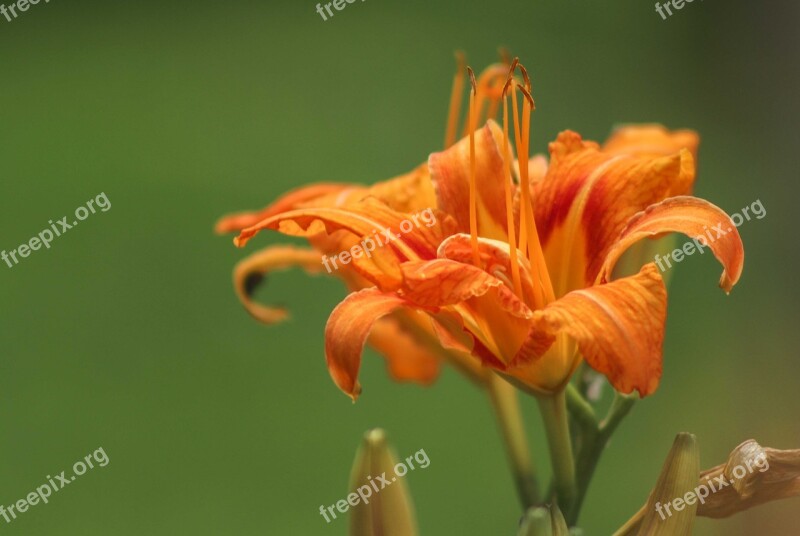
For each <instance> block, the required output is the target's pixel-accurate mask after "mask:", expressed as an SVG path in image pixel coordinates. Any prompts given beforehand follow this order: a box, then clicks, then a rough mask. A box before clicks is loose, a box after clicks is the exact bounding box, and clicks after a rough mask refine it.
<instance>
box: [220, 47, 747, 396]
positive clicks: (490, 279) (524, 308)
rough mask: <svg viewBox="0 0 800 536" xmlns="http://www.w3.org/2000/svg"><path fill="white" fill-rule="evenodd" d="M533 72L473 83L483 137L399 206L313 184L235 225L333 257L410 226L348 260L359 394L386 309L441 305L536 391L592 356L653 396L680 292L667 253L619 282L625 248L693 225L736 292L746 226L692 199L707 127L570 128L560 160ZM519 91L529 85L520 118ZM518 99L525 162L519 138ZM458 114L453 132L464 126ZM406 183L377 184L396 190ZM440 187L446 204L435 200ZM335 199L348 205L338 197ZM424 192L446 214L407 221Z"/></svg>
mask: <svg viewBox="0 0 800 536" xmlns="http://www.w3.org/2000/svg"><path fill="white" fill-rule="evenodd" d="M516 66H517V65H516V62H515V64H514V65H512V67H511V71H512V72H514V71H515V68H516ZM470 72H471V71H470ZM522 72H523V76H524V83H523V84H519V83H518V82H517V80H516V79H515V78H513V77H512V76H511V74H509V69H508V67H505V68H504V69H503V75H504V77H505V78H506V83H505V85H502V84H500V85H498V84H497V76H498V73H497V69H495V70H494V71H491V72H489V74H488V75H486V78H484V77H481V78H482V82H481V83H477V82H476V81H475V79H474V78H473V79H472V82H473V88H474V89H473V92H472V93H471V103H470V104H471V106H470V118H469V121H468V124H467V132H468V134H469V135H468V136H467V137H466V138H464V139H462V140H461V141H459V142H458V143H455V144H454V145H452V146H451V147H449V148H448V149H446V150H445V151H443V152H440V153H434V154H433V155H431V156H430V158H429V160H428V164H427V166H425V165H423V166H421V167H420V168H418V169H417V171H416V172H413V173H416V175H414V176H415V177H417V178H418V179H419V181H418V183H415V187H414V188H415V192H414V194H413V195H411V196H406V197H405V198H404V199H403V200H402V201H401V202H400V203H396V204H395V205H394V206H392V203H393V199H392V195H391V193H389V195H382V194H381V193H378V194H374V193H373V194H372V195H370V194H368V193H367V190H365V189H362V190H359V191H358V192H351V193H353V195H354V197H353V198H352V199H346V200H344V201H343V199H344V197H346V196H347V195H348V194H347V192H348V190H347V189H346V188H344V187H339V188H337V187H334V186H327V187H322V189H323V191H322V192H320V194H319V196H317V197H316V198H315V201H311V202H309V199H310V198H311V197H312V196H311V195H308V194H309V193H312V192H308V191H307V192H301V193H300V194H297V196H296V199H293V200H290V201H291V202H286V203H283V204H281V203H279V204H277V205H278V206H277V207H276V206H273V208H271V209H267V210H266V211H265V212H264V213H261V214H258V215H252V216H240V217H238V220H236V221H235V223H236V225H234V224H233V223H232V220H227V222H226V223H227V224H230V225H227V226H226V223H223V224H222V227H223V228H234V227H238V228H239V229H241V232H240V234H239V236H238V238H237V239H236V243H237V244H238V245H240V246H242V245H244V244H245V243H246V242H247V240H249V239H250V238H251V237H252V236H254V235H255V234H256V233H257V232H259V231H260V230H263V229H272V230H277V231H280V232H282V233H285V234H289V235H293V236H305V237H308V238H309V240H310V241H312V242H313V243H316V244H317V246H318V248H319V249H323V250H325V251H328V252H331V253H334V254H335V253H336V252H338V251H342V250H343V249H346V248H347V247H348V245H350V244H355V243H357V242H358V241H359V239H361V238H363V237H365V236H369V235H372V234H373V233H374V232H375V231H376V230H378V231H380V232H384V231H388V232H393V233H395V234H397V238H396V240H394V241H392V242H391V243H389V244H387V245H386V246H384V247H382V248H379V249H377V250H376V251H375V252H374V254H373V255H372V256H371V257H369V258H366V257H362V258H360V259H357V260H356V259H354V260H353V263H352V264H351V265H349V267H348V270H346V274H347V275H346V276H345V275H343V277H349V278H352V281H354V283H353V284H351V285H350V288H351V290H353V291H354V292H352V293H351V294H350V295H348V296H347V298H345V300H344V301H343V302H341V303H340V304H339V305H338V306H337V307H336V309H335V310H334V311H333V312H332V314H331V316H330V318H329V320H328V324H327V327H326V332H325V337H326V343H325V346H326V357H327V362H328V367H329V370H330V372H331V375H332V377H333V379H334V381H335V382H336V384H337V385H338V386H339V387H340V389H342V390H343V391H344V392H345V393H346V394H348V395H349V396H351V397H352V398H353V399H355V398H356V397H357V396H358V394H359V393H360V391H361V387H360V385H359V383H358V372H359V368H360V363H361V353H362V350H363V346H364V343H365V342H366V340H367V338H368V336H369V335H370V333H371V332H373V329H374V328H375V327H376V326H379V325H380V322H381V319H383V318H386V317H392V315H396V314H397V313H398V312H399V311H406V312H409V311H410V312H413V313H412V314H413V317H414V318H415V319H417V320H418V319H419V318H420V314H424V315H427V316H428V317H429V318H430V319H431V321H432V322H431V325H432V330H433V332H434V333H435V335H436V337H437V338H438V340H439V343H440V344H441V346H442V347H444V348H447V349H453V350H454V351H456V352H460V353H469V354H471V355H472V356H474V358H477V359H476V360H475V361H476V362H479V363H480V364H482V365H484V366H487V367H490V368H492V369H495V370H496V371H498V372H499V373H501V374H502V375H504V376H505V377H506V378H507V379H509V380H510V381H511V382H512V383H514V384H516V385H517V386H519V387H521V388H523V389H525V390H528V391H531V392H534V393H542V394H552V393H558V392H560V391H561V390H563V388H564V387H565V385H566V383H567V382H568V381H569V379H570V377H571V375H572V373H573V372H574V370H575V369H576V367H577V366H578V365H579V364H580V362H581V360H582V359H584V360H586V362H587V363H588V364H589V365H590V366H591V367H593V368H594V369H595V370H597V371H599V372H601V373H603V374H605V375H606V376H607V377H608V379H609V381H610V382H611V383H612V385H613V386H614V387H615V388H616V389H617V390H618V391H620V392H622V393H630V392H632V391H634V390H636V391H638V392H639V393H640V394H641V395H642V396H645V395H648V394H651V393H652V392H653V391H654V390H655V389H656V387H657V385H658V383H659V379H660V376H661V370H662V343H663V337H664V324H665V319H666V296H667V293H666V288H665V285H664V282H663V280H662V278H661V275H660V273H659V272H658V270H657V268H656V267H655V264H653V263H649V264H646V265H645V266H644V267H643V268H642V269H641V270H640V271H639V272H638V274H635V275H632V276H628V277H622V278H619V279H614V278H613V277H612V274H613V272H614V268H615V266H616V264H617V261H618V260H619V259H620V258H621V257H622V255H623V253H625V252H626V251H627V250H628V249H629V248H630V246H632V245H633V244H635V243H636V242H638V241H639V240H641V239H642V238H655V237H659V236H662V235H664V234H666V233H671V232H680V233H683V234H685V235H687V236H689V237H691V238H693V239H696V240H698V241H699V240H701V239H702V240H703V245H704V246H706V247H708V249H710V250H711V251H712V252H713V254H714V255H715V256H716V257H717V259H718V260H719V261H720V262H721V264H722V265H723V267H724V271H723V274H722V278H721V280H720V285H721V287H722V288H723V289H724V290H725V291H726V292H728V291H730V289H731V288H732V287H733V285H734V284H735V283H736V282H737V281H738V279H739V277H740V275H741V272H742V266H743V258H744V251H743V246H742V243H741V239H740V237H739V235H738V233H737V232H736V230H735V227H734V226H733V225H730V226H729V227H730V228H731V231H730V232H728V233H726V234H724V235H723V236H718V237H717V238H716V239H712V240H708V239H707V238H706V237H707V236H709V235H708V234H707V233H708V230H709V229H713V228H714V227H715V226H718V225H719V224H721V223H729V222H730V218H729V217H728V216H727V215H726V214H725V212H724V211H722V210H721V209H719V208H717V207H716V206H714V205H712V204H711V203H709V202H707V201H704V200H702V199H698V198H695V197H691V196H690V195H689V194H690V193H691V190H692V187H693V184H694V180H695V164H694V162H695V154H696V150H697V136H696V135H695V134H694V133H692V132H688V131H681V132H669V131H666V130H665V129H663V128H661V127H658V126H652V125H651V126H645V127H625V128H622V129H620V130H618V131H617V132H615V133H614V134H613V135H612V137H611V139H610V140H608V141H607V142H606V144H605V145H604V146H602V147H601V146H599V145H598V144H596V143H594V142H588V141H584V140H583V139H582V138H581V136H580V135H578V134H577V133H574V132H571V131H566V132H563V133H561V134H560V135H559V136H558V138H557V139H556V140H555V141H554V142H552V143H551V144H550V147H549V152H550V158H549V162H548V161H547V160H546V159H544V158H543V157H541V156H535V157H533V158H528V149H527V148H528V143H529V139H530V132H529V131H530V121H529V117H530V112H531V111H532V110H533V101H532V99H531V98H530V83H529V80H528V77H527V73H525V71H524V69H522ZM456 86H457V84H456V85H454V87H456ZM478 87H481V88H483V89H484V91H483V92H482V93H481V92H478V91H476V89H477V88H478ZM498 87H499V88H501V89H498ZM517 90H519V91H521V92H522V93H523V96H524V100H523V103H522V114H521V116H522V117H521V119H518V107H517V100H516V95H517ZM509 94H510V96H511V100H512V103H513V125H514V133H513V135H514V138H515V142H516V143H515V145H516V147H517V148H518V150H519V152H520V154H519V162H517V161H515V160H514V157H513V155H512V151H511V147H510V145H511V144H510V136H509V121H508V100H509V98H508V97H509ZM486 95H489V98H490V106H489V112H487V113H489V114H491V113H492V112H491V109H492V107H491V103H492V102H493V101H491V98H492V96H494V97H499V98H500V100H502V102H503V111H504V114H503V115H504V120H503V128H502V129H501V128H500V127H499V126H498V125H497V124H496V123H495V122H494V121H492V120H489V121H488V122H487V123H486V124H485V126H484V127H482V128H480V129H477V128H475V125H476V122H477V120H478V116H482V115H483V111H482V110H483V108H482V104H483V103H482V101H481V96H483V97H484V98H485V97H486ZM495 100H497V99H495ZM452 109H457V106H455V107H452ZM452 117H453V115H452V114H451V127H450V128H448V133H450V132H454V128H452V123H453V120H452ZM489 117H491V116H489ZM448 137H450V136H448ZM526 164H527V165H526ZM413 173H412V174H413ZM428 177H429V180H430V181H431V183H432V185H433V189H429V188H428V186H427V185H426V180H427V179H428ZM406 180H408V179H407V177H406ZM400 182H402V181H400ZM400 182H390V183H388V184H387V183H384V184H383V185H381V186H380V187H375V188H376V189H377V190H380V188H381V187H383V188H384V189H385V191H384V194H385V193H386V192H391V191H394V190H395V189H396V187H397V185H398V184H400ZM326 188H327V190H326ZM374 191H376V190H373V192H374ZM434 191H435V201H434V199H433V198H432V197H431V196H430V195H429V194H430V193H432V192H434ZM419 192H423V194H419ZM326 196H327V197H326ZM331 197H336V198H338V200H339V202H338V203H336V204H332V203H330V198H331ZM323 198H325V199H326V201H324V202H321V201H320V200H321V199H323ZM294 201H297V202H296V203H295V202H294ZM412 201H413V202H412ZM415 203H416V204H415ZM419 203H423V204H424V203H430V204H431V205H434V204H435V206H436V208H437V213H436V214H437V222H436V225H435V226H433V227H431V228H415V229H413V230H412V231H411V232H408V233H399V232H397V230H398V228H399V226H400V223H401V222H402V221H403V220H404V219H405V218H406V217H407V215H408V210H409V209H411V210H413V209H417V208H419V206H420V205H419ZM431 205H428V206H431ZM258 218H263V219H261V220H260V221H257V220H258ZM337 248H338V249H337ZM305 260H308V261H309V265H310V262H311V258H310V257H309V258H308V259H305V258H304V259H301V260H298V262H300V263H301V264H302V263H303V262H304V261H305ZM304 265H305V264H304ZM417 325H418V326H419V325H422V324H421V323H419V322H418V323H417ZM403 357H404V358H405V359H406V360H408V359H411V357H410V354H406V355H405V356H403Z"/></svg>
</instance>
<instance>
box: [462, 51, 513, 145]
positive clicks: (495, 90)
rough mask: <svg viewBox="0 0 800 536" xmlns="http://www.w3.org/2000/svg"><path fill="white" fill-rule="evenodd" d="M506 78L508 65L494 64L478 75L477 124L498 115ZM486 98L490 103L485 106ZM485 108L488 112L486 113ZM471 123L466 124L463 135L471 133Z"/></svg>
mask: <svg viewBox="0 0 800 536" xmlns="http://www.w3.org/2000/svg"><path fill="white" fill-rule="evenodd" d="M505 80H506V66H505V65H500V64H494V65H491V66H489V67H487V68H486V69H485V70H484V71H483V72H482V73H481V75H480V76H479V77H478V81H477V90H476V104H475V109H476V111H477V113H476V119H475V124H483V123H485V122H486V120H488V119H494V118H495V117H497V109H498V107H499V103H500V98H501V97H502V91H501V90H502V88H503V86H502V84H503V82H505ZM486 100H488V101H489V105H488V106H485V102H486ZM484 109H486V110H485V112H486V114H485V115H484ZM468 131H469V125H464V133H463V134H462V136H467V135H468V134H469V132H468Z"/></svg>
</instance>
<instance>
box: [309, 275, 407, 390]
mask: <svg viewBox="0 0 800 536" xmlns="http://www.w3.org/2000/svg"><path fill="white" fill-rule="evenodd" d="M408 306H411V307H413V304H411V303H409V302H408V301H407V300H405V299H403V298H401V297H400V296H398V295H397V294H394V293H384V292H381V291H380V290H378V289H375V288H368V289H364V290H360V291H358V292H354V293H352V294H350V295H349V296H347V298H345V299H344V300H343V301H342V302H341V303H339V305H337V306H336V308H335V309H334V310H333V312H332V313H331V315H330V317H329V318H328V323H327V325H326V326H325V359H326V361H327V363H328V371H329V372H330V374H331V378H333V381H334V383H336V385H337V386H338V387H339V389H341V390H342V391H343V392H344V393H345V394H347V395H348V396H349V397H350V398H352V399H353V401H355V400H356V399H357V398H358V395H359V394H360V393H361V385H360V384H359V382H358V372H359V370H360V369H361V355H362V353H363V352H364V344H365V343H366V341H367V337H368V336H369V334H370V331H372V327H373V325H374V324H375V322H377V321H378V320H380V319H381V318H383V317H385V316H386V315H389V314H391V313H393V312H394V311H396V310H398V309H400V308H402V307H408Z"/></svg>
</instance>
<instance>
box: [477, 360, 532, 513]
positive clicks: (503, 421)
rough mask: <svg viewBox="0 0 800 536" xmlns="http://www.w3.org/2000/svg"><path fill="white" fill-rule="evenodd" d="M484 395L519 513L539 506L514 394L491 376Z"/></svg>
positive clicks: (505, 382) (526, 439) (511, 387)
mask: <svg viewBox="0 0 800 536" xmlns="http://www.w3.org/2000/svg"><path fill="white" fill-rule="evenodd" d="M488 391H489V399H490V400H491V402H492V409H493V410H494V414H495V418H496V419H497V423H498V425H499V427H500V433H501V435H502V437H503V443H504V445H505V448H506V454H507V455H508V460H509V463H510V465H511V472H512V473H513V476H514V483H515V485H516V488H517V495H518V496H519V500H520V502H521V503H522V507H523V509H526V510H527V509H528V508H529V507H531V506H534V505H536V504H538V503H539V485H538V482H537V479H536V471H535V470H534V467H533V462H532V461H531V457H530V448H529V447H528V437H527V435H526V432H525V426H524V424H523V419H522V414H521V412H520V408H519V397H518V395H517V390H516V389H515V388H514V386H512V385H511V384H509V383H508V382H507V381H505V380H503V379H502V378H500V377H498V376H497V375H495V374H493V375H492V378H491V380H490V381H489V382H488Z"/></svg>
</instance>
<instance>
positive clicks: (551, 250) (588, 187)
mask: <svg viewBox="0 0 800 536" xmlns="http://www.w3.org/2000/svg"><path fill="white" fill-rule="evenodd" d="M550 153H551V161H550V166H549V168H548V172H547V177H546V178H545V179H544V180H543V181H541V182H539V183H537V184H535V185H534V187H533V191H534V207H535V213H536V223H537V226H538V230H539V235H540V239H541V241H542V244H543V246H544V249H545V257H546V260H547V265H548V267H550V271H551V275H552V277H553V286H554V288H555V289H556V295H557V296H561V295H564V294H565V293H566V292H568V291H570V290H575V289H578V288H583V287H585V286H587V285H590V284H591V283H592V282H593V281H594V279H595V276H596V275H597V273H598V271H599V270H600V267H601V265H602V262H603V258H604V257H605V254H606V252H607V251H608V249H609V248H610V247H611V246H612V244H613V243H614V242H615V241H616V239H617V237H618V236H619V234H620V232H621V231H622V229H623V228H624V227H625V225H626V224H627V222H628V220H629V219H630V218H631V217H632V216H633V215H634V214H636V213H637V212H639V211H642V210H644V209H645V208H647V207H648V206H650V205H652V204H654V203H657V202H659V201H662V200H663V199H665V198H667V197H668V196H669V195H670V194H671V192H673V191H682V190H683V189H685V188H687V187H688V185H690V184H691V183H692V182H693V180H694V164H693V162H694V160H693V158H692V155H691V152H690V151H689V150H688V149H682V150H680V151H679V152H676V153H674V154H672V155H669V156H652V155H638V154H609V153H605V152H603V151H601V150H600V149H599V148H598V146H597V144H595V143H593V142H585V141H583V140H582V139H581V137H580V136H579V135H578V134H576V133H574V132H569V131H567V132H562V133H561V134H560V135H559V136H558V139H557V140H556V141H555V142H553V143H551V144H550Z"/></svg>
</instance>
